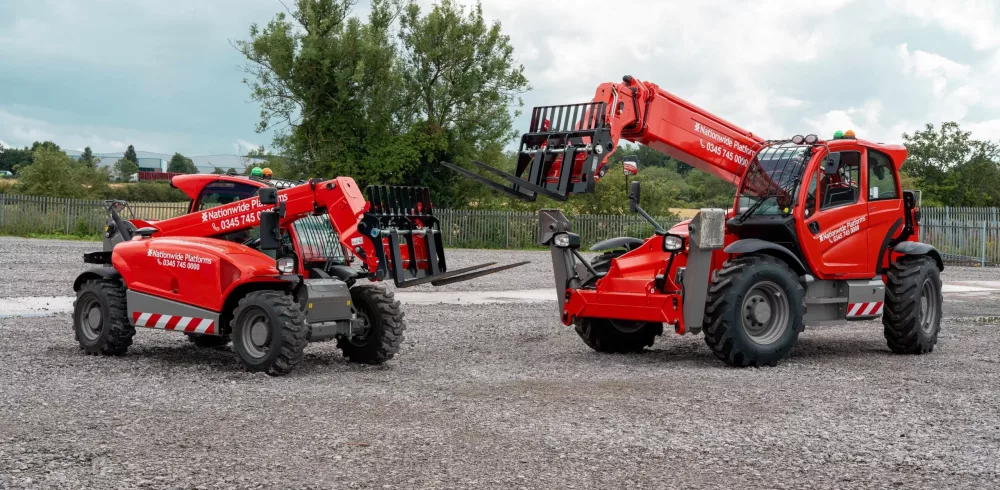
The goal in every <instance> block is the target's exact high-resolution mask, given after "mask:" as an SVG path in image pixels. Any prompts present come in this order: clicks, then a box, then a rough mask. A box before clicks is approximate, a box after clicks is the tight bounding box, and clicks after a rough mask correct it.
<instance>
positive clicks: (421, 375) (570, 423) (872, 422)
mask: <svg viewBox="0 0 1000 490" xmlns="http://www.w3.org/2000/svg"><path fill="white" fill-rule="evenodd" d="M92 249H93V244H80V243H74V242H54V241H35V240H12V239H4V240H0V252H3V253H0V267H3V268H4V269H6V271H5V278H7V279H8V280H7V281H4V285H3V287H4V288H5V289H4V290H3V293H2V294H3V295H4V296H7V295H20V296H27V295H44V294H50V295H66V294H70V292H69V290H70V287H69V283H70V281H72V279H73V276H74V275H75V273H76V272H78V271H79V270H82V268H83V267H82V266H80V265H79V254H82V253H83V252H86V251H91V250H92ZM450 252H451V253H450V255H449V257H454V258H455V259H456V261H458V260H459V259H461V260H462V261H463V262H464V261H465V260H468V263H469V264H471V263H473V262H474V261H475V260H478V261H480V262H482V261H486V260H490V261H492V260H500V261H501V263H503V260H502V259H507V258H516V257H519V256H524V257H531V258H532V259H533V260H535V263H534V264H533V265H532V267H537V268H535V269H531V270H532V271H533V272H532V273H531V274H529V275H527V276H525V277H520V278H519V277H518V276H517V275H516V274H514V273H513V271H512V272H511V273H510V274H514V275H513V276H511V277H509V278H504V277H493V278H489V279H487V278H483V279H479V280H477V281H473V282H471V283H466V284H469V285H470V289H471V284H473V283H481V284H479V286H478V287H480V288H483V289H484V290H489V288H495V289H492V290H503V289H530V288H536V287H548V286H549V284H548V282H547V281H551V275H550V274H551V272H549V270H550V267H551V266H550V265H548V264H547V263H546V261H547V259H548V254H547V253H533V252H527V253H526V252H495V251H489V252H473V251H450ZM50 253H59V254H64V255H65V257H66V258H65V259H63V258H57V259H52V258H51V257H50V256H49V255H48V254H50ZM535 257H538V259H535ZM41 259H45V260H48V261H49V262H48V263H47V267H43V266H41V265H38V266H37V267H38V268H37V269H35V267H36V265H33V264H32V263H31V262H32V260H41ZM541 259H544V260H541ZM74 261H76V262H74ZM11 271H14V272H13V273H16V274H26V275H25V276H12V275H10V274H12V272H11ZM32 271H39V272H40V271H46V272H45V274H48V275H49V278H48V279H43V280H41V279H42V278H36V277H34V276H33V275H32V274H35V272H32ZM960 272H961V273H960V274H959V275H958V276H956V277H959V279H955V280H1000V277H997V274H995V273H993V272H994V271H993V270H988V269H987V270H981V271H975V270H969V271H964V270H963V271H960ZM973 272H982V273H983V275H982V276H981V277H971V276H970V275H969V274H972V273H973ZM990 273H993V274H990ZM948 274H951V272H950V271H949V273H948ZM948 274H946V277H947V276H948ZM497 276H501V275H500V274H498V275H497ZM533 276H538V277H533ZM17 279H23V281H20V282H24V283H25V285H24V286H10V283H11V282H15V281H16V280H17ZM33 281H34V284H31V283H32V282H33ZM506 281H509V282H506ZM532 281H537V283H536V282H532ZM24 288H34V289H32V290H31V291H30V292H27V293H25V292H23V291H22V289H24ZM998 300H1000V296H998V295H996V294H995V293H969V294H953V295H951V294H950V295H947V296H946V303H945V308H944V315H945V320H944V323H943V326H942V333H941V336H940V340H939V344H938V347H937V348H936V349H935V351H934V353H932V354H930V355H927V356H920V357H911V356H896V355H892V354H890V353H889V351H888V349H887V348H886V346H885V341H884V339H883V338H882V333H881V324H879V323H878V322H859V323H852V324H848V325H845V326H837V327H824V328H810V329H807V330H806V332H805V333H803V334H802V336H801V337H800V341H799V345H798V346H797V348H796V349H795V350H794V351H793V356H792V358H791V359H789V360H787V361H786V362H784V363H782V364H781V365H779V366H778V367H777V368H765V369H742V370H740V369H731V368H728V367H726V366H724V365H723V364H722V363H720V362H719V361H717V360H716V359H715V358H714V357H713V356H712V355H711V353H710V351H709V349H708V348H707V347H706V346H705V344H704V342H703V340H702V339H701V338H700V337H691V336H687V337H679V336H676V335H673V334H672V333H668V334H666V335H665V336H664V337H662V338H661V339H659V341H658V342H657V343H656V345H655V346H654V347H653V349H652V350H651V351H649V352H646V353H643V354H634V355H602V354H598V353H595V352H593V351H591V350H590V349H589V348H587V347H586V346H585V345H584V344H583V342H582V341H581V340H580V339H579V338H578V337H577V336H576V334H575V333H574V332H573V330H572V328H570V327H566V326H563V325H562V324H561V323H559V321H558V312H557V311H556V304H555V302H549V303H540V304H493V305H477V306H454V305H440V306H422V305H421V306H417V305H407V306H405V307H404V308H405V314H406V319H407V322H408V325H409V328H408V330H407V341H406V342H405V343H404V345H403V349H402V351H401V352H400V354H399V355H398V356H397V357H396V358H395V359H394V360H392V361H390V362H389V363H388V364H386V365H384V366H378V367H372V366H358V365H355V364H349V363H347V362H346V361H345V360H344V359H343V357H341V356H340V353H339V351H338V350H337V349H336V348H335V345H334V344H333V343H322V344H312V345H310V346H309V347H308V348H307V349H306V354H307V355H306V359H305V360H304V362H303V363H302V364H301V365H300V367H299V368H298V369H297V370H296V371H295V372H293V373H292V374H291V375H290V376H287V377H282V378H270V377H267V376H266V375H260V374H251V373H245V372H243V371H242V370H241V369H240V367H239V365H238V363H237V361H236V358H235V354H233V352H232V351H231V348H228V347H227V348H222V349H198V348H196V347H194V346H193V345H191V344H190V343H188V342H187V341H186V340H185V339H184V337H183V336H180V335H177V334H173V333H168V332H160V331H149V330H141V331H140V332H139V333H138V334H137V335H136V342H135V344H134V345H133V347H132V348H131V349H130V351H129V353H128V354H127V355H126V356H124V357H117V358H112V357H92V356H85V355H83V354H82V353H81V352H80V351H79V350H78V348H77V345H76V343H75V341H74V340H73V333H72V330H71V319H70V318H69V315H66V314H61V315H57V316H54V317H49V318H6V319H0V345H2V346H3V350H2V352H3V356H4V357H3V359H4V360H3V364H2V367H0V488H4V487H5V486H9V487H10V488H136V487H138V488H602V489H603V488H727V487H740V488H789V489H801V488H913V487H928V488H977V489H978V488H989V487H993V486H994V485H995V482H996V478H997V477H998V476H1000V475H998V472H1000V399H998V398H1000V395H998V393H997V391H996V389H995V387H996V386H997V385H998V381H1000V362H998V356H997V350H998V349H997V346H998V345H1000V334H998V323H1000V318H998V320H997V321H996V322H993V323H991V322H990V321H989V320H980V321H976V320H974V318H975V317H987V316H990V315H995V316H997V317H1000V306H998V305H1000V301H998Z"/></svg>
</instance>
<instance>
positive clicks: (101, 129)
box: [0, 108, 184, 153]
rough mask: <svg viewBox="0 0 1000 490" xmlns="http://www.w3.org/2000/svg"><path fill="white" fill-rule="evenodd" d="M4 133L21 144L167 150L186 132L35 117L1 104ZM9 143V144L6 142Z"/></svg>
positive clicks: (0, 125) (0, 131)
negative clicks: (36, 142)
mask: <svg viewBox="0 0 1000 490" xmlns="http://www.w3.org/2000/svg"><path fill="white" fill-rule="evenodd" d="M0 134H3V135H4V136H5V137H6V138H10V140H11V141H12V142H13V143H12V144H15V145H18V146H25V145H31V144H32V143H33V142H35V141H54V142H56V143H57V144H58V145H59V146H60V147H62V148H66V149H67V150H80V151H82V150H83V149H84V148H85V147H88V146H89V147H91V148H92V149H93V150H94V151H95V152H115V151H124V150H125V149H126V148H128V145H130V144H131V145H134V146H135V148H136V149H137V150H143V151H150V152H157V153H167V152H168V148H170V147H169V146H166V145H171V144H178V143H179V142H180V141H183V140H184V137H183V136H182V135H177V134H171V133H160V132H146V131H139V130H135V129H131V128H124V127H111V126H94V125H85V124H63V123H53V122H50V121H45V120H40V119H35V118H32V117H29V116H25V115H23V112H22V111H16V112H15V111H12V110H9V109H4V108H0ZM4 146H6V145H4Z"/></svg>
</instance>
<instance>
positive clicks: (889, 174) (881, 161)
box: [868, 150, 899, 201]
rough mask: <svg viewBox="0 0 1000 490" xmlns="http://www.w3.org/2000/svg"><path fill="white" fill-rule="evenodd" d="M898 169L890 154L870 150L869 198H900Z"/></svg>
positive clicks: (872, 199) (871, 199)
mask: <svg viewBox="0 0 1000 490" xmlns="http://www.w3.org/2000/svg"><path fill="white" fill-rule="evenodd" d="M896 189H897V187H896V171H895V170H894V169H893V167H892V160H891V159H890V158H889V156H888V155H886V154H884V153H880V152H877V151H874V150H868V200H869V201H884V200H887V199H899V193H898V191H897V190H896Z"/></svg>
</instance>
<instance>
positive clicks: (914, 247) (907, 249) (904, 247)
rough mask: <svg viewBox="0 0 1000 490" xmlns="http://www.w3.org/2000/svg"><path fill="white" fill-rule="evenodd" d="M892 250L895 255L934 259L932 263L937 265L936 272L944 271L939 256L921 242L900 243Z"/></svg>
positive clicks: (935, 251)
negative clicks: (923, 256) (928, 256)
mask: <svg viewBox="0 0 1000 490" xmlns="http://www.w3.org/2000/svg"><path fill="white" fill-rule="evenodd" d="M892 249H893V250H894V251H895V252H896V253H901V254H903V255H930V256H931V258H932V259H934V262H936V263H937V266H938V270H942V271H943V270H944V261H943V260H941V254H940V253H938V251H937V249H936V248H934V247H933V246H932V245H928V244H926V243H923V242H900V243H898V244H896V246H895V247H893V248H892Z"/></svg>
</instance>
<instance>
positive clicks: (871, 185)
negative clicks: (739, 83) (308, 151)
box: [444, 76, 944, 366]
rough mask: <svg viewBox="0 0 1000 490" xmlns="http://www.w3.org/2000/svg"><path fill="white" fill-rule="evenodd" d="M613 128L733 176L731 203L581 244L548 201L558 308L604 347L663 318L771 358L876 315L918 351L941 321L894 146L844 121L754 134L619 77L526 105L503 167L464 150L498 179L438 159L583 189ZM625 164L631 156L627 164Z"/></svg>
mask: <svg viewBox="0 0 1000 490" xmlns="http://www.w3.org/2000/svg"><path fill="white" fill-rule="evenodd" d="M621 139H625V140H628V141H632V142H635V143H638V144H643V145H647V146H649V147H651V148H653V149H656V150H658V151H661V152H663V153H665V154H667V155H669V156H670V157H672V158H675V159H677V160H679V161H682V162H684V163H687V164H689V165H692V166H694V167H697V168H698V169H700V170H702V171H705V172H708V173H709V174H712V175H714V176H716V177H719V178H721V179H724V180H726V181H727V182H731V183H733V184H734V185H735V186H736V188H737V193H736V198H735V199H734V202H733V206H732V208H730V209H727V210H723V209H702V210H701V211H700V212H699V213H698V214H697V215H696V216H695V217H694V218H693V219H691V220H689V221H685V222H682V223H680V224H678V225H676V226H674V227H673V228H671V229H669V230H664V229H663V228H662V227H660V226H659V225H658V224H657V223H655V222H654V221H653V220H652V218H650V217H649V215H648V214H647V213H646V212H645V211H643V209H642V207H641V204H640V198H639V184H638V182H633V183H632V185H631V192H630V195H629V200H630V205H631V206H630V207H631V209H632V210H633V211H634V212H638V213H640V214H641V215H642V216H643V217H645V219H647V220H648V221H650V222H651V223H652V224H653V226H654V229H655V230H656V232H655V235H654V236H652V237H650V238H646V239H637V238H630V237H621V238H615V239H610V240H606V241H604V242H601V243H598V244H596V245H594V247H592V250H600V251H605V253H603V254H601V255H600V256H598V257H597V258H596V259H594V260H593V262H588V261H587V260H585V259H584V257H583V256H582V255H581V254H580V253H579V251H578V249H579V247H580V238H579V236H577V235H576V234H574V233H573V232H572V225H571V223H570V222H569V221H568V220H567V219H566V217H565V216H564V215H563V214H562V213H561V212H560V211H558V210H553V209H548V210H542V211H540V213H539V221H540V222H539V233H540V239H541V243H542V244H543V245H545V246H549V247H551V253H552V262H553V267H554V272H555V283H556V289H557V291H558V293H559V294H558V297H559V309H560V311H561V314H562V321H563V323H564V324H566V325H574V326H575V327H576V331H577V333H578V334H579V335H580V337H582V338H583V340H584V342H585V343H586V344H587V345H589V346H590V347H592V348H593V349H595V350H598V351H602V352H633V351H641V350H643V349H644V348H645V347H648V346H651V345H652V344H653V342H654V339H655V338H656V337H657V336H658V335H660V334H662V332H663V326H664V324H666V325H669V326H672V327H673V328H674V331H675V332H677V333H678V334H686V333H692V334H696V333H699V332H702V333H704V338H705V342H706V343H707V344H708V346H709V347H710V348H711V350H712V352H713V353H714V354H715V355H716V356H717V357H718V358H719V359H721V360H723V361H724V362H726V363H728V364H730V365H733V366H762V365H772V366H773V365H776V364H777V363H778V362H779V361H780V360H782V359H784V358H786V357H788V355H789V353H790V352H791V350H792V348H793V346H794V345H795V342H796V340H797V338H798V335H799V333H800V332H802V330H803V329H804V327H805V325H826V324H836V323H841V322H844V321H850V320H868V319H873V318H877V317H881V318H882V324H883V326H884V334H885V338H886V341H887V342H888V345H889V348H890V349H891V350H892V351H893V352H896V353H901V354H903V353H905V354H923V353H927V352H931V351H932V350H933V348H934V345H935V343H936V342H937V336H938V331H939V329H940V323H941V303H942V297H941V279H940V271H942V270H943V269H944V266H943V264H942V260H941V256H940V254H939V253H938V252H937V250H935V249H934V248H933V247H932V246H930V245H928V244H925V243H920V242H919V241H917V236H918V226H919V223H920V211H919V209H917V205H916V200H915V198H914V193H913V192H911V191H903V189H902V188H901V186H900V179H899V168H900V166H901V165H902V164H903V162H904V160H905V159H906V156H907V152H906V149H905V148H903V147H901V146H897V145H886V144H881V143H874V142H871V141H865V140H862V139H858V138H857V137H856V136H855V135H854V134H853V132H851V131H848V132H847V133H840V132H839V131H838V132H837V134H835V135H834V138H833V139H831V140H822V139H820V138H818V137H817V136H815V135H809V136H795V137H793V138H791V139H788V140H780V141H771V140H764V139H762V138H760V137H758V136H757V135H755V134H753V133H751V132H749V131H746V130H744V129H741V128H739V127H737V126H735V125H733V124H732V123H729V122H727V121H725V120H723V119H721V118H719V117H718V116H715V115H713V114H711V113H709V112H707V111H705V110H703V109H701V108H699V107H697V106H695V105H693V104H691V103H689V102H687V101H685V100H683V99H681V98H679V97H677V96H675V95H673V94H671V93H669V92H667V91H665V90H663V89H661V88H660V87H658V86H656V85H655V84H653V83H649V82H642V81H639V80H636V79H634V78H632V77H630V76H626V77H624V78H623V81H622V82H621V83H605V84H602V85H601V86H599V87H598V89H597V93H596V95H595V97H594V100H593V101H592V102H589V103H584V104H575V105H566V106H549V107H536V108H535V109H534V110H533V111H532V115H531V123H530V128H529V131H528V132H527V133H525V134H524V135H523V136H522V138H521V145H520V151H519V158H518V161H517V166H516V170H515V173H514V174H510V173H506V172H504V171H501V170H499V169H495V168H492V167H489V166H487V165H485V164H483V163H479V162H477V163H476V165H477V166H478V167H480V168H481V169H484V170H487V171H489V172H490V173H492V174H493V175H494V176H499V177H500V178H502V179H503V180H505V181H506V182H505V183H500V182H497V181H495V180H491V179H489V178H487V177H486V176H485V175H484V174H478V173H475V172H472V171H470V170H467V169H465V168H462V167H459V166H456V165H453V164H450V163H444V165H446V166H448V167H449V168H452V169H454V170H456V171H458V172H460V173H462V174H463V175H466V176H467V177H470V178H474V179H476V180H479V181H481V182H483V183H485V184H486V185H489V186H490V187H492V188H494V189H496V190H499V191H502V192H505V193H507V194H509V195H511V196H513V197H516V198H519V199H525V200H534V199H535V197H536V196H537V195H539V194H541V195H544V196H547V197H550V198H553V199H556V200H566V199H567V198H568V197H569V196H570V195H572V194H577V193H585V192H592V191H593V190H594V185H595V184H596V182H597V181H598V180H599V179H600V177H601V175H603V174H604V171H605V166H606V165H607V162H608V157H609V156H610V155H611V153H612V152H614V151H615V149H616V147H617V145H618V142H619V141H620V140H621ZM636 165H637V162H636V161H635V159H629V165H627V166H626V168H625V171H626V173H634V168H635V167H636Z"/></svg>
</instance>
